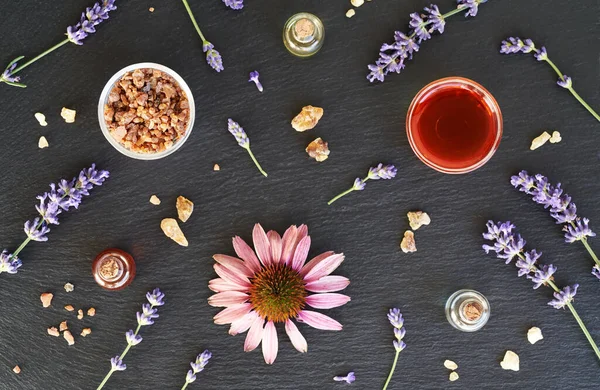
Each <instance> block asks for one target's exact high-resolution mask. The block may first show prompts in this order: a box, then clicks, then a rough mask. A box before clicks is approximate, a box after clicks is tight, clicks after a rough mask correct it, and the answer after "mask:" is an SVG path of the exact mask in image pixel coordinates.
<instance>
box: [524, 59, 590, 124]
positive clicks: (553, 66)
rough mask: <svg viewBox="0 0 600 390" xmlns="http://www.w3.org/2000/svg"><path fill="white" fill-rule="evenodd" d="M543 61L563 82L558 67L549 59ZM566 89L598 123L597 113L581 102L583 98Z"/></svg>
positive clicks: (583, 101) (563, 79) (570, 89)
mask: <svg viewBox="0 0 600 390" xmlns="http://www.w3.org/2000/svg"><path fill="white" fill-rule="evenodd" d="M536 51H537V50H536ZM545 61H546V62H547V63H548V65H550V66H551V67H552V69H554V71H555V72H556V74H557V75H558V77H560V79H561V80H562V81H565V78H564V76H563V74H562V72H561V71H560V69H558V67H557V66H556V64H554V62H552V60H551V59H550V58H546V59H545ZM567 89H568V90H569V92H571V94H572V95H573V96H574V97H575V99H577V101H579V103H581V105H582V106H583V107H585V108H586V110H588V111H589V113H590V114H592V115H593V116H594V118H596V120H597V121H598V122H600V115H598V113H597V112H596V111H594V109H592V107H590V105H589V104H587V103H586V102H585V100H583V98H582V97H581V96H579V94H578V93H577V92H575V90H574V89H573V87H569V88H567Z"/></svg>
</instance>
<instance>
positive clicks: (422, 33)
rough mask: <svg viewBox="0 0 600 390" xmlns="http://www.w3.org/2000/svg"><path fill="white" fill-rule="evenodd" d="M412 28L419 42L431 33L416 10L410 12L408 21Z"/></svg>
mask: <svg viewBox="0 0 600 390" xmlns="http://www.w3.org/2000/svg"><path fill="white" fill-rule="evenodd" d="M408 24H409V26H410V27H412V28H413V30H414V33H415V35H416V36H417V38H419V43H421V42H423V41H426V40H428V39H431V34H430V33H429V31H428V30H427V27H426V25H427V24H426V23H425V21H424V20H423V18H422V17H421V15H419V14H418V13H416V12H413V13H412V14H410V22H409V23H408Z"/></svg>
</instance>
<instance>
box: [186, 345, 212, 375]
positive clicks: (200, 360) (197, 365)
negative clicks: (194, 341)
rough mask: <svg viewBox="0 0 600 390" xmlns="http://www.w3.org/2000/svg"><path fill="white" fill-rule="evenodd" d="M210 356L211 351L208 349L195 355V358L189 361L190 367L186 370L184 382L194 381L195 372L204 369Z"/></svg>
mask: <svg viewBox="0 0 600 390" xmlns="http://www.w3.org/2000/svg"><path fill="white" fill-rule="evenodd" d="M211 357H212V353H211V352H210V351H209V350H208V349H207V350H205V351H204V352H202V353H201V354H199V355H198V356H196V360H195V361H193V362H191V363H190V366H191V367H192V369H191V370H189V371H188V372H187V375H186V377H185V383H192V382H194V381H195V380H196V374H197V373H199V372H201V371H203V370H204V367H206V365H207V364H208V361H209V360H210V358H211Z"/></svg>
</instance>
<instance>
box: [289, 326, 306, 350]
mask: <svg viewBox="0 0 600 390" xmlns="http://www.w3.org/2000/svg"><path fill="white" fill-rule="evenodd" d="M285 332H286V333H287V335H288V337H289V338H290V341H291V342H292V345H293V346H294V348H296V349H297V350H298V351H299V352H302V353H305V352H307V351H308V344H307V343H306V339H305V338H304V336H302V333H300V331H299V330H298V327H297V326H296V324H294V323H293V322H292V320H289V319H288V320H287V321H285Z"/></svg>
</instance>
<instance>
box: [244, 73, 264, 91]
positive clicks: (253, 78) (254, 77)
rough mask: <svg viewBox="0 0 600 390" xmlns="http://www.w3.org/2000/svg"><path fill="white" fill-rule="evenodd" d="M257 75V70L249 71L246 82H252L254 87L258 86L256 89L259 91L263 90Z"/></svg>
mask: <svg viewBox="0 0 600 390" xmlns="http://www.w3.org/2000/svg"><path fill="white" fill-rule="evenodd" d="M258 76H260V74H259V73H258V71H256V70H255V71H254V72H250V80H248V82H254V84H256V88H258V90H259V91H260V92H262V91H263V86H262V84H261V83H260V80H259V79H258Z"/></svg>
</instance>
